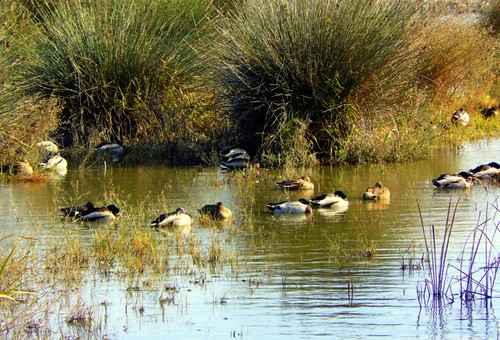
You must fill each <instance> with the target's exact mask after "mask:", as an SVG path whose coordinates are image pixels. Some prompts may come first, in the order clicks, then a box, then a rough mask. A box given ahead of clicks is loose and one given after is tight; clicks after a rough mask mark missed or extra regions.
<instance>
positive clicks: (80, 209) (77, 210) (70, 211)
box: [60, 201, 95, 218]
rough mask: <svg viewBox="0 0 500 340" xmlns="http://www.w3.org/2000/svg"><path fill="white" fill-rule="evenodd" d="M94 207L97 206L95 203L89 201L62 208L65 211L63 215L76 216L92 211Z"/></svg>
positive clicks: (66, 216) (67, 216)
mask: <svg viewBox="0 0 500 340" xmlns="http://www.w3.org/2000/svg"><path fill="white" fill-rule="evenodd" d="M94 208H95V205H94V203H92V202H90V201H89V202H87V203H85V204H82V205H78V206H70V207H65V208H61V209H60V210H61V211H62V213H63V217H65V218H76V217H78V216H80V215H84V214H86V213H87V212H89V211H90V209H94Z"/></svg>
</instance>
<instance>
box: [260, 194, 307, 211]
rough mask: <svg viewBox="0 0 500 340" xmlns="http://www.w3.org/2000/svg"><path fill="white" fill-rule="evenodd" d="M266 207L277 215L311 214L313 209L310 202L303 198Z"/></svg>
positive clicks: (270, 204)
mask: <svg viewBox="0 0 500 340" xmlns="http://www.w3.org/2000/svg"><path fill="white" fill-rule="evenodd" d="M266 207H267V208H268V209H269V210H271V211H272V212H273V213H275V214H310V213H312V208H311V204H310V202H309V201H308V200H307V199H305V198H301V199H299V200H298V201H283V202H279V203H269V204H267V205H266Z"/></svg>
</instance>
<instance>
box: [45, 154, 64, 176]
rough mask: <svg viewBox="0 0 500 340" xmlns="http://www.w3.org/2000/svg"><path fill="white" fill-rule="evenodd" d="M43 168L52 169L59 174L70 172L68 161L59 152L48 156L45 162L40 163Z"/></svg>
mask: <svg viewBox="0 0 500 340" xmlns="http://www.w3.org/2000/svg"><path fill="white" fill-rule="evenodd" d="M40 165H41V166H42V168H43V169H46V170H52V171H54V172H55V173H57V174H58V175H61V176H64V175H66V173H67V172H68V161H66V159H64V158H63V157H61V155H60V154H59V153H57V154H55V155H54V156H48V157H47V158H46V159H45V162H43V163H40Z"/></svg>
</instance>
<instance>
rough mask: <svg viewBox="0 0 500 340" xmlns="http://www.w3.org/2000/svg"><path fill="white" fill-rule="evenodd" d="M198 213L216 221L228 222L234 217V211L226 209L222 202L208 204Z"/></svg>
mask: <svg viewBox="0 0 500 340" xmlns="http://www.w3.org/2000/svg"><path fill="white" fill-rule="evenodd" d="M198 211H199V213H200V214H201V215H206V216H209V217H211V218H213V219H216V220H227V219H230V218H231V217H233V213H232V211H231V210H230V209H229V208H227V207H225V206H224V204H223V203H222V202H217V204H206V205H204V206H203V207H201V209H199V210H198Z"/></svg>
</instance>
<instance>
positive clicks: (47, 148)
mask: <svg viewBox="0 0 500 340" xmlns="http://www.w3.org/2000/svg"><path fill="white" fill-rule="evenodd" d="M36 146H37V147H38V148H39V149H40V150H41V151H42V152H43V153H45V154H56V153H58V152H59V147H58V146H57V144H56V143H54V142H53V141H50V140H43V141H41V142H38V143H36Z"/></svg>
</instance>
